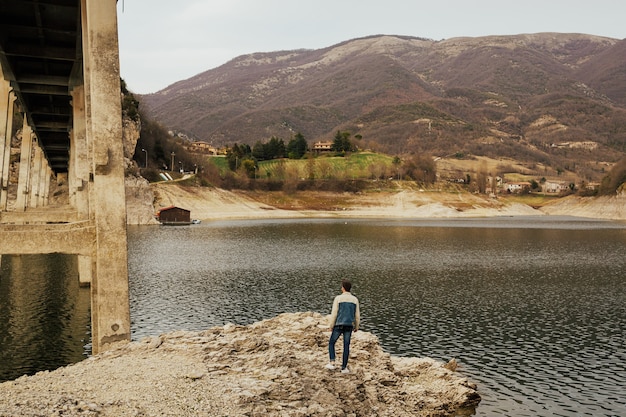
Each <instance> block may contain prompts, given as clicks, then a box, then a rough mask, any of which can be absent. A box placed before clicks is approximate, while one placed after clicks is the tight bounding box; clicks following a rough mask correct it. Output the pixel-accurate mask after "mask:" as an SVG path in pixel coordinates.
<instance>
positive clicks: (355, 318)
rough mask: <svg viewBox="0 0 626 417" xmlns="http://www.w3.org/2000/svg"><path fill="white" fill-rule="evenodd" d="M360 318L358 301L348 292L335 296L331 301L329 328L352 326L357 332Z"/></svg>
mask: <svg viewBox="0 0 626 417" xmlns="http://www.w3.org/2000/svg"><path fill="white" fill-rule="evenodd" d="M360 316H361V315H360V312H359V300H358V299H357V298H356V297H355V296H354V295H352V294H350V293H349V292H344V293H342V294H340V295H338V296H336V297H335V299H334V301H333V309H332V311H331V313H330V322H329V327H330V328H333V327H334V326H353V327H354V330H358V329H359V321H360V319H361V317H360Z"/></svg>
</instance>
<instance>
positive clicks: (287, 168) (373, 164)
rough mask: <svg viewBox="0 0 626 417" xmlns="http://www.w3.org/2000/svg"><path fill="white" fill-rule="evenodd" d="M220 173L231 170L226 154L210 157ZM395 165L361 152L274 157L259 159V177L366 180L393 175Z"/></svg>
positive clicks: (386, 157) (377, 155) (388, 158)
mask: <svg viewBox="0 0 626 417" xmlns="http://www.w3.org/2000/svg"><path fill="white" fill-rule="evenodd" d="M209 161H210V163H212V164H214V165H216V166H217V167H218V168H219V169H220V171H221V172H225V171H226V170H227V169H228V162H227V161H226V158H224V157H210V158H209ZM394 172H395V167H394V166H393V157H391V156H389V155H383V154H377V153H371V152H361V153H353V154H350V155H348V156H345V157H341V156H326V155H323V156H318V157H312V158H307V159H274V160H271V161H261V162H259V169H258V173H257V175H258V177H259V178H271V179H275V180H287V179H367V178H381V177H387V176H393V175H394V174H393V173H394Z"/></svg>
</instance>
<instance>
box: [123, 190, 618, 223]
mask: <svg viewBox="0 0 626 417" xmlns="http://www.w3.org/2000/svg"><path fill="white" fill-rule="evenodd" d="M148 187H149V190H148V191H150V192H149V193H147V192H145V191H144V192H143V193H142V194H141V195H142V198H140V199H137V198H135V199H133V198H130V199H128V200H129V201H128V202H127V213H128V215H127V219H128V224H159V223H158V222H157V221H156V220H155V219H154V217H153V215H154V212H155V211H156V210H157V209H158V208H160V207H166V206H170V205H174V206H178V207H182V208H185V209H187V210H190V211H191V218H192V219H199V220H202V221H210V220H254V219H294V218H302V219H304V218H361V219H367V218H371V219H385V218H386V219H455V218H492V217H511V216H571V217H580V218H589V219H598V220H613V221H624V220H626V194H624V193H622V194H621V195H618V196H614V197H577V196H568V197H563V198H560V199H557V200H554V201H552V202H549V203H547V204H544V205H543V206H541V207H539V208H533V207H531V206H529V205H527V204H523V203H519V202H512V201H507V199H505V198H502V199H490V198H486V197H484V196H477V195H473V194H469V193H466V192H447V191H428V192H424V191H423V190H413V189H400V190H394V191H375V192H368V193H358V194H354V193H332V192H308V191H305V192H297V193H293V194H286V193H283V192H249V191H228V190H224V189H219V188H203V187H193V186H181V185H178V184H172V183H155V184H150V185H149V186H148ZM127 194H131V195H132V194H133V193H127ZM134 194H137V193H134ZM147 194H149V195H147Z"/></svg>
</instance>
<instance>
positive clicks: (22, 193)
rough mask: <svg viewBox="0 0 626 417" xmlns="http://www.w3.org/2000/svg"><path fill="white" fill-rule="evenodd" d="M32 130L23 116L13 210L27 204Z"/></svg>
mask: <svg viewBox="0 0 626 417" xmlns="http://www.w3.org/2000/svg"><path fill="white" fill-rule="evenodd" d="M32 134H33V131H32V129H31V127H30V126H29V125H28V121H27V119H26V117H24V126H23V127H22V149H21V151H20V174H19V178H18V181H17V198H16V199H15V211H24V210H26V207H27V206H28V201H29V200H28V193H29V188H28V187H29V184H30V168H31V155H32V150H33V137H32Z"/></svg>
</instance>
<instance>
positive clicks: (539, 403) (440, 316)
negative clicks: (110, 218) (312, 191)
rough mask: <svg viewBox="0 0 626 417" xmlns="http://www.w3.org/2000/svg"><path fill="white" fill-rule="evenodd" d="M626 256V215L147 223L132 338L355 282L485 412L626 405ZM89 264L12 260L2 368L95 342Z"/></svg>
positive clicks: (5, 267)
mask: <svg viewBox="0 0 626 417" xmlns="http://www.w3.org/2000/svg"><path fill="white" fill-rule="evenodd" d="M625 254H626V223H622V222H608V221H596V220H586V219H579V218H566V217H549V216H545V217H526V218H524V217H515V218H514V217H501V218H500V217H498V218H489V219H458V220H448V219H446V220H405V219H403V220H357V219H353V220H346V219H341V220H331V219H329V220H324V219H310V220H301V219H299V220H254V221H250V220H246V221H244V220H242V221H215V222H205V223H203V224H201V225H193V226H184V227H163V226H135V227H130V228H129V275H130V298H131V320H132V337H133V339H134V340H139V339H141V338H142V337H144V336H148V335H158V334H160V333H164V332H168V331H172V330H179V329H185V330H203V329H206V328H208V327H212V326H221V325H223V324H225V323H228V322H232V323H237V324H249V323H252V322H254V321H258V320H261V319H264V318H269V317H272V316H275V315H277V314H280V313H283V312H296V311H309V310H310V311H318V312H321V313H324V314H328V313H329V312H330V307H331V303H332V299H333V297H334V296H335V295H336V294H338V293H339V287H340V281H341V279H343V278H349V279H351V280H352V282H353V293H354V294H355V295H356V296H358V297H359V299H360V301H361V312H362V329H363V330H365V331H369V332H372V333H374V334H376V335H377V336H378V337H379V338H380V341H381V344H382V346H383V348H384V349H385V350H386V351H388V352H390V353H392V354H395V355H401V356H429V357H432V358H435V359H438V360H441V361H447V360H449V359H450V358H452V357H454V358H456V359H457V361H459V363H460V365H461V370H460V371H461V372H463V373H465V374H466V375H468V376H469V378H470V379H471V380H473V381H475V382H476V383H477V384H478V386H479V391H480V394H481V396H482V398H483V400H482V402H481V404H480V406H479V407H478V408H477V409H476V415H478V416H491V415H495V414H497V415H509V416H554V415H558V416H580V415H593V416H600V415H606V416H615V415H626V398H624V395H623V393H622V390H623V387H624V386H626V347H625V344H624V333H625V331H624V329H625V328H626V256H625ZM75 264H76V260H75V259H74V257H71V256H63V255H46V256H20V257H8V256H7V257H4V258H3V260H2V269H1V270H0V332H1V333H0V380H1V379H10V378H15V377H16V376H19V375H21V374H22V373H32V372H35V371H36V370H38V369H52V368H55V367H57V366H60V365H62V363H61V362H63V361H66V362H65V363H69V362H73V361H77V360H80V359H81V358H83V357H85V355H86V354H87V353H86V352H88V349H89V348H90V345H89V334H88V333H89V329H88V325H89V306H88V303H89V290H88V289H84V288H79V287H78V278H77V272H76V265H75ZM40 339H46V340H45V341H44V340H40ZM17 352H19V353H20V355H19V357H15V355H16V353H17ZM320 366H323V364H320Z"/></svg>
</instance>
